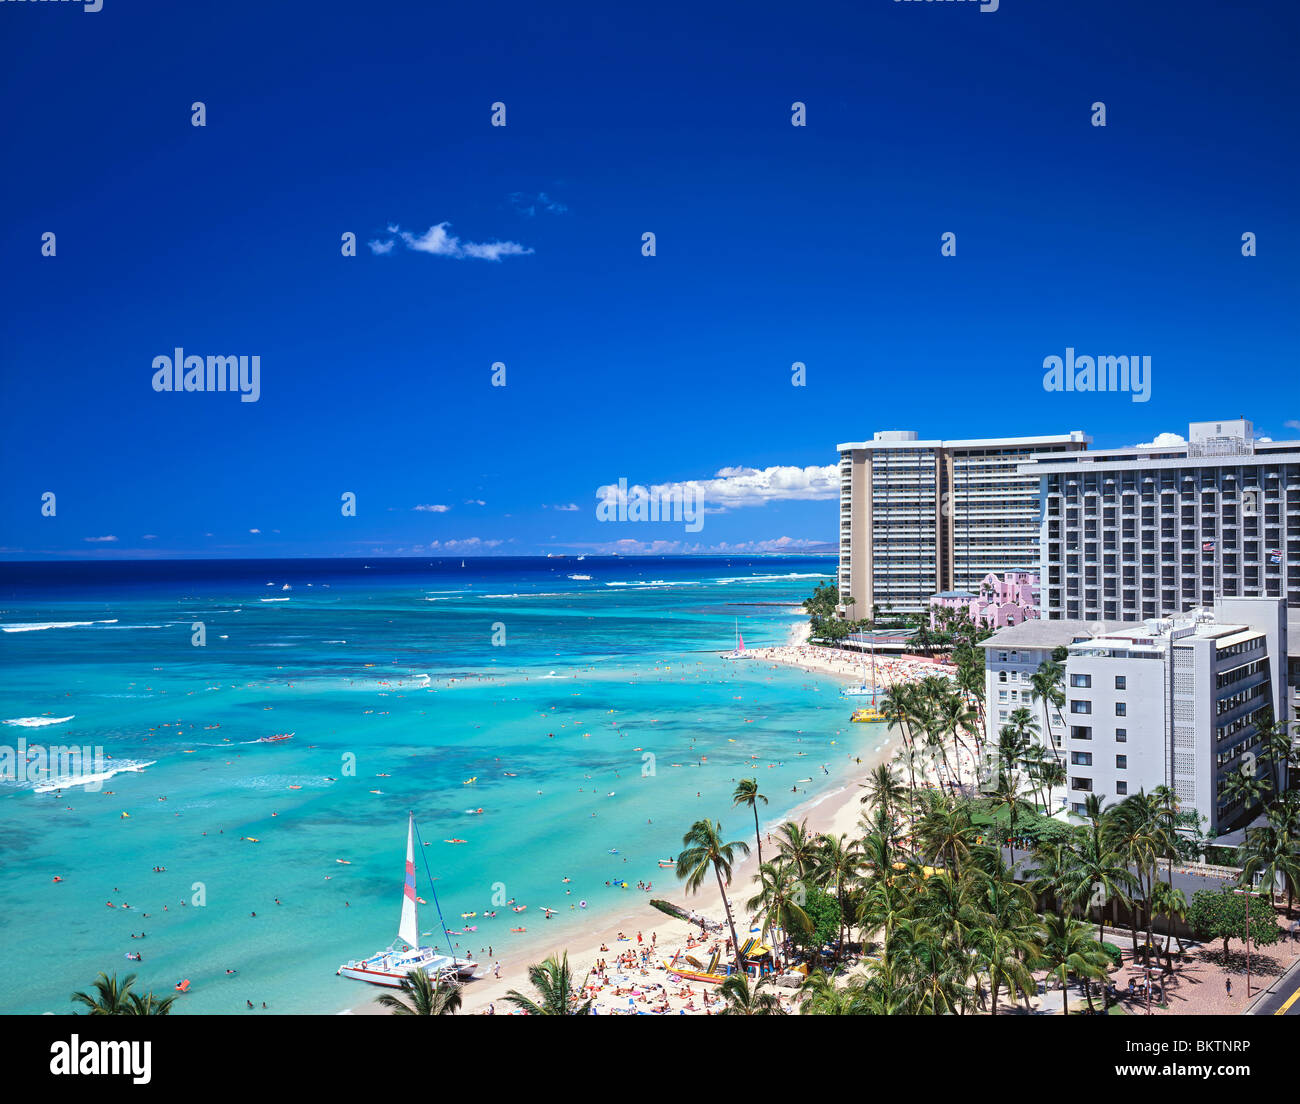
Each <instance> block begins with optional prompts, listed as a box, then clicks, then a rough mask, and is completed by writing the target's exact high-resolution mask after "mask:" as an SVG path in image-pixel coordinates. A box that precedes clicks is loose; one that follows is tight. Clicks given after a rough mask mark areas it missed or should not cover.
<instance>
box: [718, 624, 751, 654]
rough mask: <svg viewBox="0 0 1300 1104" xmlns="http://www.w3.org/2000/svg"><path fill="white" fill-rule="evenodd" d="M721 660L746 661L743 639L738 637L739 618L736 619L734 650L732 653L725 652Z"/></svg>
mask: <svg viewBox="0 0 1300 1104" xmlns="http://www.w3.org/2000/svg"><path fill="white" fill-rule="evenodd" d="M722 658H723V659H747V658H748V657H747V656H746V655H745V638H744V637H743V636H741V635H740V618H739V617H737V618H736V650H735V651H734V652H726V653H725V654H724V655H723V657H722Z"/></svg>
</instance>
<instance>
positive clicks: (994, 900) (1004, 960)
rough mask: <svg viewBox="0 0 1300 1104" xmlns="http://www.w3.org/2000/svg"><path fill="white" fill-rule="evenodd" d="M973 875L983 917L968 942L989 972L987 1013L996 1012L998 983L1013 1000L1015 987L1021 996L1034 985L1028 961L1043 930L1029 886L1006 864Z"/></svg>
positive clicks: (1035, 955) (1040, 947)
mask: <svg viewBox="0 0 1300 1104" xmlns="http://www.w3.org/2000/svg"><path fill="white" fill-rule="evenodd" d="M975 879H976V883H977V885H978V886H979V895H980V901H979V905H978V908H979V910H980V912H981V914H982V919H981V922H980V923H979V925H978V926H977V927H976V928H975V930H974V931H973V932H972V933H971V937H970V945H971V947H972V948H973V950H974V953H975V956H976V960H977V962H978V963H979V964H980V965H981V966H982V967H983V969H984V972H985V973H986V974H987V975H988V979H989V989H990V996H991V999H992V1014H993V1015H994V1016H996V1015H997V1014H998V995H999V993H1000V992H1001V991H1002V988H1003V986H1005V987H1006V989H1007V991H1008V992H1009V994H1010V996H1011V999H1012V1001H1013V1002H1014V1001H1015V999H1016V991H1017V990H1019V991H1020V992H1021V993H1022V994H1024V997H1025V1000H1026V1001H1028V1000H1029V997H1030V995H1031V994H1032V993H1033V992H1035V991H1036V989H1037V985H1036V983H1035V982H1034V975H1033V973H1032V971H1031V966H1032V964H1034V963H1036V962H1037V961H1038V959H1039V958H1040V957H1041V955H1042V952H1043V946H1044V940H1045V934H1044V928H1043V923H1042V921H1041V920H1040V919H1039V918H1038V915H1037V914H1036V913H1035V912H1034V908H1033V898H1032V896H1031V895H1030V893H1029V890H1027V889H1026V888H1025V887H1024V886H1021V885H1017V884H1016V883H1015V882H1014V881H1013V880H1012V868H1011V867H1008V866H1006V865H1005V864H1003V863H1002V862H1001V861H1000V860H999V861H998V863H997V866H996V867H995V869H994V871H993V872H991V873H985V872H984V871H977V872H976V874H975Z"/></svg>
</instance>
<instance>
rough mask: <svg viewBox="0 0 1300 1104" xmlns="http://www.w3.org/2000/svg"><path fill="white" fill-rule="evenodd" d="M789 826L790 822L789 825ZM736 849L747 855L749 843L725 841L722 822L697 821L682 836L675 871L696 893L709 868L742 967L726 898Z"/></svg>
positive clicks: (738, 943)
mask: <svg viewBox="0 0 1300 1104" xmlns="http://www.w3.org/2000/svg"><path fill="white" fill-rule="evenodd" d="M786 827H787V828H788V827H790V825H788V824H787V825H786ZM736 852H740V854H741V855H742V856H744V855H748V854H749V844H747V843H745V842H743V841H742V840H733V841H732V842H730V843H723V842H722V825H721V824H715V823H714V822H713V821H711V820H708V819H704V820H697V821H696V822H695V823H694V824H692V825H691V827H690V830H689V831H688V832H687V833H686V834H685V835H684V836H682V851H681V853H680V854H678V856H677V870H676V874H677V877H679V878H681V879H683V880H684V881H685V882H686V892H687V893H694V892H696V891H697V890H698V889H699V888H700V886H701V885H702V884H703V882H704V879H705V878H707V877H708V875H709V872H710V871H712V872H713V874H714V876H715V877H716V878H717V880H718V892H719V893H720V894H721V896H722V907H723V908H724V909H725V910H726V913H727V927H729V928H730V929H731V950H732V953H733V954H734V956H735V959H736V968H737V969H739V968H740V940H739V939H737V938H736V922H735V920H734V919H733V918H732V915H731V902H730V901H728V900H727V886H729V885H730V884H731V868H732V866H733V865H734V864H735V861H736Z"/></svg>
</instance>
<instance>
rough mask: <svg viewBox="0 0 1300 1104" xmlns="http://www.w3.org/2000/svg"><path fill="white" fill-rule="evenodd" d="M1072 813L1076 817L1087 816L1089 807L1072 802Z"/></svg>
mask: <svg viewBox="0 0 1300 1104" xmlns="http://www.w3.org/2000/svg"><path fill="white" fill-rule="evenodd" d="M1070 812H1072V813H1073V814H1074V815H1075V816H1087V815H1088V806H1087V805H1085V804H1084V803H1083V802H1082V801H1071V802H1070Z"/></svg>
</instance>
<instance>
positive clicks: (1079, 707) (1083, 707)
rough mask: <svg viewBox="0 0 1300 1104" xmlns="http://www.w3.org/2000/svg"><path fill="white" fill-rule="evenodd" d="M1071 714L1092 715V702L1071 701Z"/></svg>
mask: <svg viewBox="0 0 1300 1104" xmlns="http://www.w3.org/2000/svg"><path fill="white" fill-rule="evenodd" d="M1070 712H1071V713H1091V712H1092V702H1090V701H1079V700H1078V699H1073V700H1071V702H1070Z"/></svg>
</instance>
